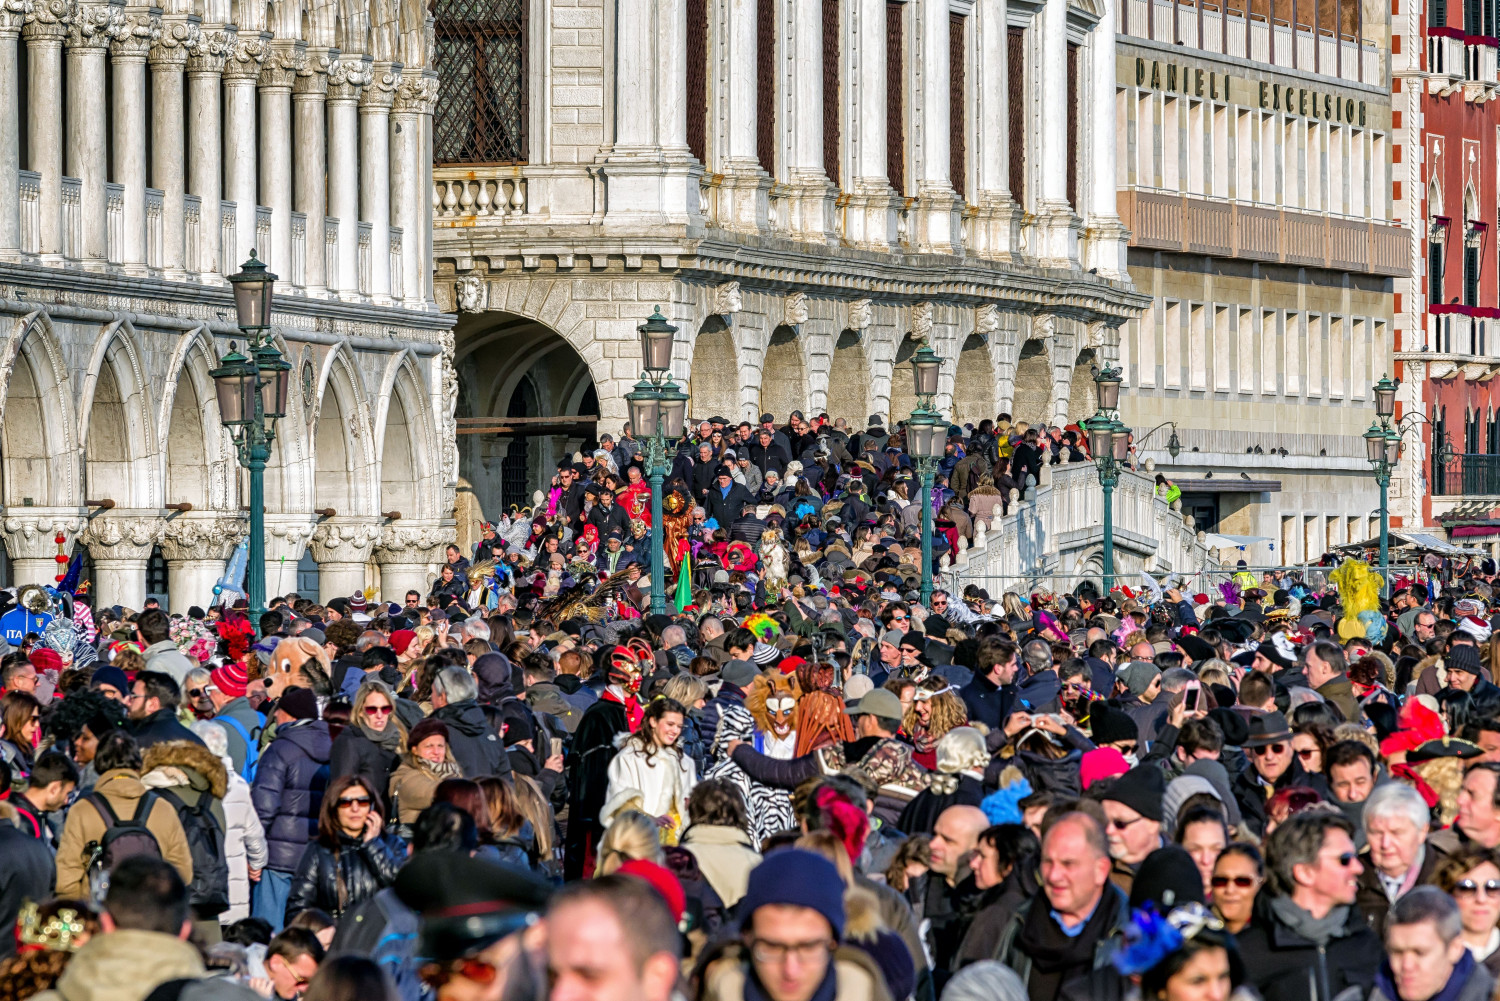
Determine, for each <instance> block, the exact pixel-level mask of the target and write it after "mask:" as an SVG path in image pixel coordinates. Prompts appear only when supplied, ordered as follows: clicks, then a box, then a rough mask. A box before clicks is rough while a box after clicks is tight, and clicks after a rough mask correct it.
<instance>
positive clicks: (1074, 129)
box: [1068, 42, 1082, 214]
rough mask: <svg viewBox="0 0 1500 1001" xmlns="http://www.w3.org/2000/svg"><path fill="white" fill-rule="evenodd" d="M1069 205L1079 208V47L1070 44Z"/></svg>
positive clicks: (1075, 210)
mask: <svg viewBox="0 0 1500 1001" xmlns="http://www.w3.org/2000/svg"><path fill="white" fill-rule="evenodd" d="M1068 204H1069V205H1071V206H1072V207H1073V211H1074V212H1075V213H1079V214H1082V213H1080V212H1079V207H1078V46H1077V45H1075V44H1073V43H1072V42H1069V43H1068Z"/></svg>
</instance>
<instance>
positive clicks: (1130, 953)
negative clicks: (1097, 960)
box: [1110, 901, 1224, 977]
mask: <svg viewBox="0 0 1500 1001" xmlns="http://www.w3.org/2000/svg"><path fill="white" fill-rule="evenodd" d="M1205 928H1211V929H1213V930H1214V931H1221V930H1222V929H1223V928H1224V922H1222V921H1220V920H1219V919H1218V918H1216V917H1214V916H1213V914H1212V913H1210V912H1209V910H1208V908H1206V907H1204V906H1203V905H1202V904H1200V903H1198V902H1196V901H1190V902H1188V903H1186V904H1183V905H1182V906H1181V907H1178V908H1176V909H1175V910H1173V911H1172V912H1171V913H1170V914H1168V915H1167V916H1166V917H1165V918H1164V917H1162V916H1161V915H1160V914H1158V913H1157V912H1156V905H1155V904H1154V903H1149V902H1148V903H1147V904H1146V906H1145V907H1142V908H1141V909H1140V910H1138V911H1136V912H1135V913H1134V914H1132V915H1131V916H1130V924H1128V925H1126V927H1125V933H1124V936H1123V938H1124V948H1122V949H1119V950H1117V951H1116V952H1115V954H1114V956H1113V957H1112V958H1111V960H1110V961H1111V962H1112V963H1113V964H1114V967H1115V969H1116V970H1118V971H1119V972H1120V973H1121V974H1123V975H1124V976H1127V977H1134V976H1139V975H1141V974H1142V973H1145V972H1146V971H1147V970H1150V969H1152V968H1153V967H1155V966H1156V965H1157V964H1158V963H1160V962H1161V961H1162V960H1164V959H1166V958H1167V957H1168V956H1170V955H1172V953H1174V952H1176V951H1177V950H1178V949H1180V948H1182V943H1183V942H1186V941H1187V940H1188V939H1191V938H1196V937H1197V936H1198V935H1199V934H1200V933H1201V932H1202V931H1203V929H1205Z"/></svg>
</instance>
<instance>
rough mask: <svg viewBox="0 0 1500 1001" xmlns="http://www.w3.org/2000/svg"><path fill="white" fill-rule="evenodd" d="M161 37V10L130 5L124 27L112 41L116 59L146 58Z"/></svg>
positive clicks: (126, 12) (111, 51)
mask: <svg viewBox="0 0 1500 1001" xmlns="http://www.w3.org/2000/svg"><path fill="white" fill-rule="evenodd" d="M160 38H161V11H159V10H156V9H155V8H146V7H130V8H128V9H127V10H126V11H125V14H124V27H123V28H121V30H120V34H119V36H118V37H117V38H115V40H114V41H112V42H111V43H110V46H109V51H110V54H111V55H112V56H114V57H115V58H116V59H136V60H139V59H145V58H146V56H147V55H148V54H149V53H150V52H151V48H152V46H154V45H155V44H156V43H157V41H158V40H159V39H160Z"/></svg>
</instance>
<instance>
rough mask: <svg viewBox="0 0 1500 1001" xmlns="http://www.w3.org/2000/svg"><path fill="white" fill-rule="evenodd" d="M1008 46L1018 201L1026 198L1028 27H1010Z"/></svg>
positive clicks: (1013, 179) (1011, 135)
mask: <svg viewBox="0 0 1500 1001" xmlns="http://www.w3.org/2000/svg"><path fill="white" fill-rule="evenodd" d="M1005 46H1006V50H1005V51H1006V63H1007V65H1006V73H1007V74H1008V76H1009V79H1008V80H1007V81H1006V98H1007V101H1008V103H1009V107H1010V114H1009V118H1010V121H1009V123H1008V126H1009V129H1010V131H1009V132H1008V133H1007V136H1008V139H1009V145H1010V196H1011V198H1014V199H1015V201H1016V204H1018V205H1024V204H1025V202H1026V29H1025V28H1008V29H1007V30H1006V36H1005Z"/></svg>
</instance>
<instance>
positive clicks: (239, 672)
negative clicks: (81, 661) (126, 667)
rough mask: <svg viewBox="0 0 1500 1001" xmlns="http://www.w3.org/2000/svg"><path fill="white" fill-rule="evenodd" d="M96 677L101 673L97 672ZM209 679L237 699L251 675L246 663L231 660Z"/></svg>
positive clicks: (215, 671)
mask: <svg viewBox="0 0 1500 1001" xmlns="http://www.w3.org/2000/svg"><path fill="white" fill-rule="evenodd" d="M94 677H95V678H98V677H99V675H98V674H97V673H96V674H95V675H94ZM208 677H209V680H211V681H212V682H213V683H214V686H215V687H216V688H218V689H219V691H221V692H223V693H224V694H225V695H227V696H229V697H230V698H232V699H237V698H239V697H240V696H242V695H244V694H245V687H246V686H247V685H249V684H250V675H249V674H247V673H246V671H245V665H243V664H238V663H235V662H234V661H230V662H229V663H228V664H225V665H224V666H222V667H216V668H214V669H213V670H212V671H210V672H208Z"/></svg>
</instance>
